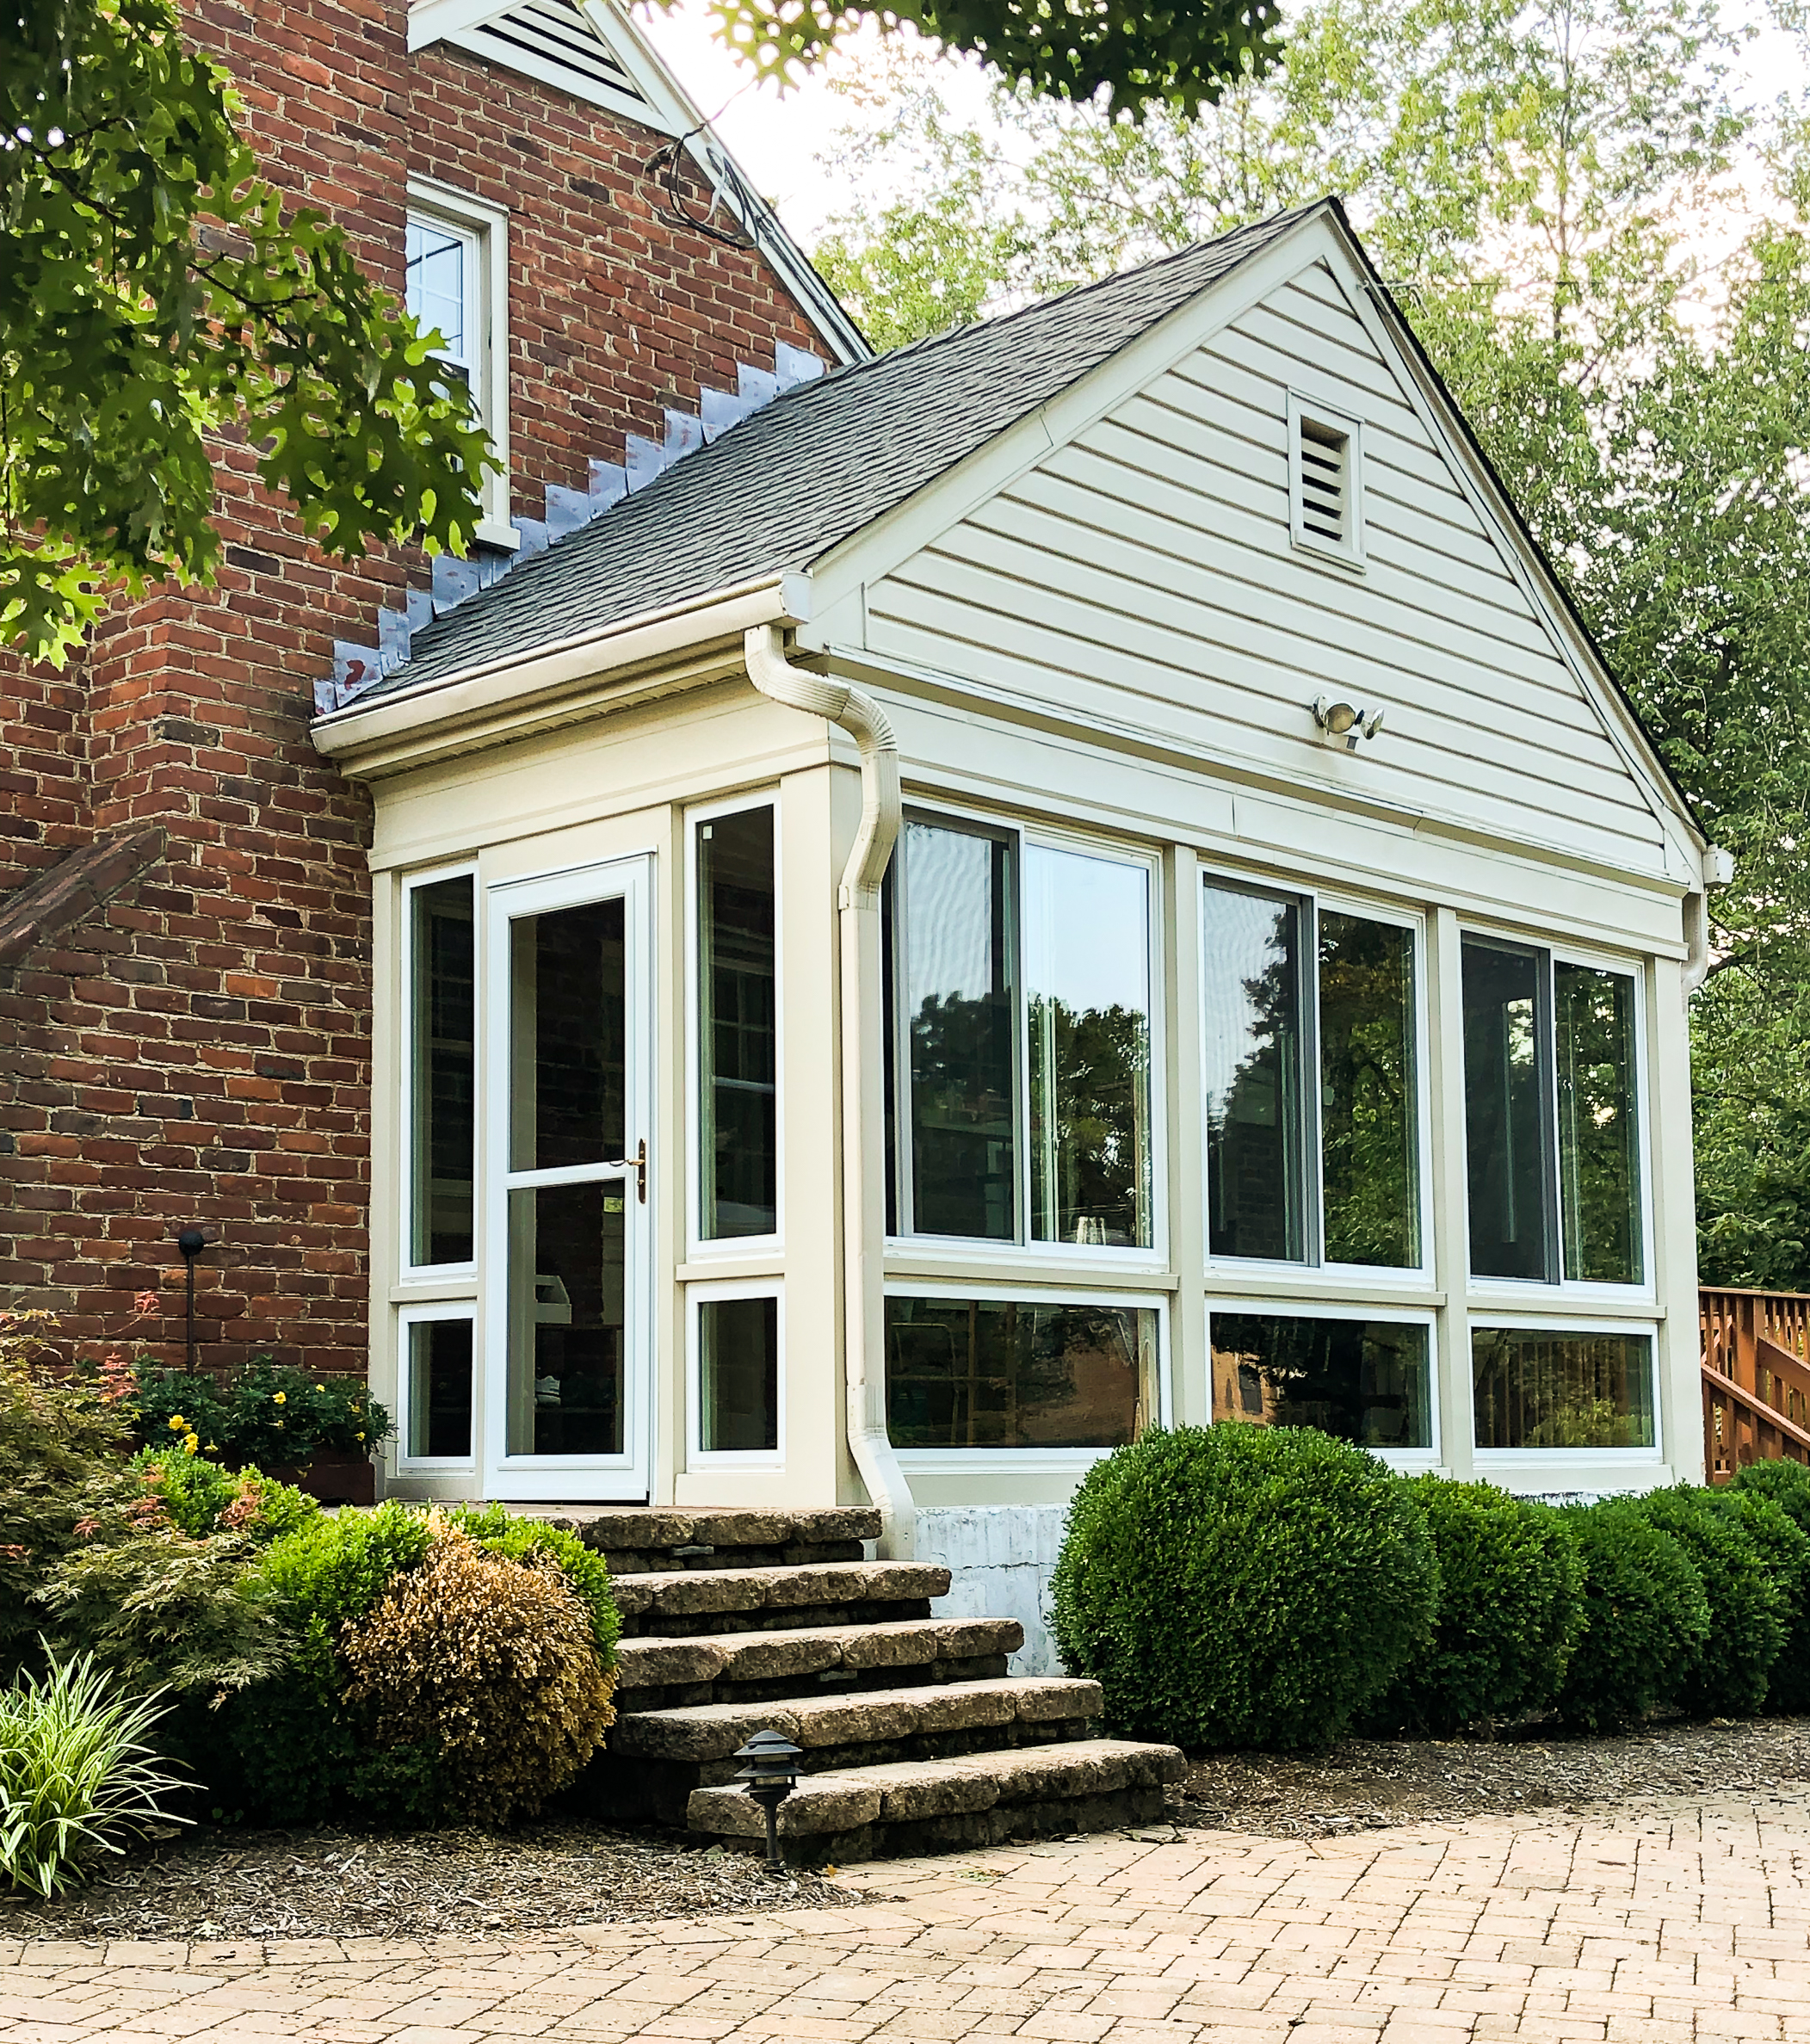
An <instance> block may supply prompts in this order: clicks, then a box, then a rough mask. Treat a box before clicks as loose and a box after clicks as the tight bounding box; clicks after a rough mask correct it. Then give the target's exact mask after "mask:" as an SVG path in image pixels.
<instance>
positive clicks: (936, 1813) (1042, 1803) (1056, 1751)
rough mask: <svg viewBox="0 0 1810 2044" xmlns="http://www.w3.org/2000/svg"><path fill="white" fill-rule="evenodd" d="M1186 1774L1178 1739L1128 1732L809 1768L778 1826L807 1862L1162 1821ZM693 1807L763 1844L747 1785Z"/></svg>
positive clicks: (702, 1793) (702, 1818)
mask: <svg viewBox="0 0 1810 2044" xmlns="http://www.w3.org/2000/svg"><path fill="white" fill-rule="evenodd" d="M1186 1771H1187V1763H1186V1762H1185V1761H1184V1760H1183V1757H1182V1755H1181V1753H1180V1751H1178V1749H1177V1748H1176V1747H1174V1746H1158V1745H1144V1744H1142V1743H1141V1742H1140V1741H1137V1740H1133V1739H1118V1738H1093V1739H1080V1740H1075V1741H1072V1742H1070V1743H1068V1744H1066V1745H1051V1746H1030V1747H1022V1748H1017V1749H1015V1750H1012V1751H989V1752H981V1753H970V1754H966V1755H963V1756H961V1757H958V1758H954V1759H948V1760H915V1761H896V1762H891V1763H881V1764H880V1765H877V1766H874V1767H862V1768H851V1769H847V1770H846V1771H844V1772H839V1773H830V1774H818V1775H808V1776H806V1778H805V1779H804V1780H802V1781H801V1782H800V1783H799V1785H798V1787H797V1788H794V1790H793V1792H792V1794H790V1795H789V1796H788V1797H787V1799H786V1800H785V1801H784V1802H783V1803H781V1805H780V1811H779V1835H780V1837H781V1841H782V1842H783V1843H785V1846H786V1849H787V1857H788V1859H789V1860H791V1861H792V1862H794V1864H796V1865H801V1866H802V1865H812V1864H815V1865H821V1864H823V1863H824V1862H826V1861H838V1862H839V1861H850V1862H853V1861H856V1860H863V1859H896V1858H899V1857H901V1856H910V1855H912V1854H916V1853H920V1852H939V1851H941V1852H948V1851H968V1850H973V1849H974V1848H976V1847H979V1846H983V1845H1003V1844H1004V1843H1007V1842H1008V1841H1009V1840H1010V1839H1013V1838H1032V1837H1052V1836H1056V1837H1060V1836H1064V1835H1066V1834H1067V1833H1070V1832H1073V1831H1116V1830H1119V1829H1121V1827H1124V1826H1127V1825H1140V1824H1151V1823H1154V1822H1155V1821H1156V1820H1157V1819H1159V1818H1160V1817H1161V1815H1162V1813H1163V1791H1164V1787H1165V1785H1166V1784H1168V1783H1170V1782H1179V1781H1180V1780H1181V1779H1182V1778H1183V1775H1184V1774H1185V1773H1186ZM685 1815H686V1822H687V1824H688V1825H689V1828H690V1829H691V1830H692V1831H695V1832H700V1833H702V1834H705V1835H707V1836H712V1837H720V1838H721V1839H722V1840H723V1841H724V1842H725V1843H732V1844H742V1845H745V1846H747V1847H749V1848H751V1849H760V1848H761V1847H763V1845H764V1842H765V1839H766V1816H765V1813H764V1812H763V1810H762V1809H761V1807H760V1806H759V1805H758V1804H757V1803H756V1802H754V1801H753V1800H751V1798H750V1797H749V1795H748V1794H747V1793H746V1792H745V1791H744V1789H742V1788H728V1787H722V1788H697V1789H694V1790H693V1791H692V1794H691V1795H690V1798H689V1800H688V1802H687V1805H686V1812H685Z"/></svg>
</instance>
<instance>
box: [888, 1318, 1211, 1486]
mask: <svg viewBox="0 0 1810 2044" xmlns="http://www.w3.org/2000/svg"><path fill="white" fill-rule="evenodd" d="M882 1289H883V1292H884V1294H885V1296H886V1298H888V1299H972V1300H977V1301H978V1302H979V1303H980V1304H981V1305H984V1306H1014V1305H1016V1306H1123V1307H1126V1308H1128V1309H1132V1310H1134V1311H1140V1312H1152V1313H1154V1314H1155V1315H1156V1317H1157V1336H1156V1338H1157V1358H1156V1394H1157V1400H1156V1402H1157V1410H1156V1413H1155V1415H1154V1416H1153V1418H1152V1421H1151V1422H1150V1423H1151V1424H1154V1425H1156V1426H1159V1427H1170V1426H1173V1425H1174V1424H1175V1417H1174V1411H1175V1399H1174V1391H1173V1386H1172V1383H1171V1376H1172V1361H1171V1349H1170V1341H1169V1300H1168V1299H1167V1298H1166V1297H1165V1296H1164V1294H1161V1293H1159V1292H1121V1291H1117V1290H1108V1289H1103V1288H1102V1289H1095V1288H1079V1287H1071V1286H1067V1285H1064V1286H1061V1287H1053V1286H1049V1285H1013V1284H961V1283H957V1282H955V1281H953V1280H948V1279H941V1278H896V1279H894V1278H889V1279H888V1280H887V1281H886V1284H885V1286H884V1287H883V1288H882ZM880 1367H881V1371H882V1385H881V1396H882V1398H883V1399H884V1398H885V1395H886V1387H885V1384H884V1371H885V1368H886V1362H885V1356H884V1354H882V1356H881V1364H880ZM1113 1452H1114V1451H1113V1450H1112V1449H1111V1448H894V1449H893V1454H895V1455H896V1456H897V1457H898V1459H899V1467H900V1468H901V1469H903V1470H904V1471H905V1473H906V1474H907V1476H910V1475H913V1474H917V1475H923V1476H977V1475H978V1476H1065V1475H1066V1476H1073V1477H1075V1478H1077V1479H1078V1478H1080V1477H1082V1476H1084V1475H1085V1474H1086V1473H1087V1472H1088V1471H1089V1470H1090V1469H1091V1468H1092V1467H1093V1466H1094V1464H1095V1463H1096V1462H1099V1461H1103V1460H1105V1458H1106V1457H1107V1456H1108V1455H1109V1454H1112V1453H1113Z"/></svg>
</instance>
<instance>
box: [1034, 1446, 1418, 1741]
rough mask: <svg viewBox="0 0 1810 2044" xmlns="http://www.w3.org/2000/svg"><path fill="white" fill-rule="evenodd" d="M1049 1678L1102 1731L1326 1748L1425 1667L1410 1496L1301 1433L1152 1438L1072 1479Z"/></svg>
mask: <svg viewBox="0 0 1810 2044" xmlns="http://www.w3.org/2000/svg"><path fill="white" fill-rule="evenodd" d="M1051 1590H1052V1597H1053V1619H1052V1630H1053V1633H1054V1635H1055V1639H1056V1642H1057V1646H1058V1647H1059V1650H1060V1652H1061V1655H1062V1659H1063V1663H1064V1665H1065V1666H1066V1667H1067V1668H1068V1669H1069V1670H1070V1671H1071V1672H1072V1673H1073V1674H1076V1675H1090V1676H1092V1677H1095V1678H1096V1679H1097V1680H1098V1681H1099V1683H1101V1685H1102V1687H1103V1689H1104V1691H1105V1697H1106V1714H1107V1717H1108V1720H1109V1721H1110V1722H1111V1723H1112V1724H1113V1725H1114V1726H1115V1727H1117V1728H1118V1729H1120V1730H1121V1731H1124V1732H1132V1733H1136V1734H1140V1735H1143V1736H1147V1737H1152V1738H1164V1739H1171V1740H1174V1741H1176V1742H1177V1743H1179V1744H1182V1745H1189V1746H1225V1745H1232V1746H1274V1747H1279V1748H1284V1749H1287V1748H1292V1747H1313V1746H1325V1745H1331V1743H1332V1742H1333V1741H1334V1740H1335V1739H1337V1738H1339V1737H1340V1736H1341V1734H1342V1733H1343V1732H1344V1731H1345V1730H1346V1729H1347V1727H1348V1726H1350V1723H1351V1721H1352V1720H1353V1719H1354V1718H1355V1717H1356V1715H1357V1714H1360V1713H1361V1712H1362V1711H1363V1710H1364V1709H1365V1708H1366V1707H1368V1705H1369V1704H1371V1703H1372V1702H1373V1701H1374V1700H1375V1699H1376V1698H1377V1697H1378V1696H1379V1695H1381V1693H1382V1692H1383V1690H1385V1689H1387V1687H1388V1685H1389V1683H1391V1682H1393V1680H1394V1678H1395V1677H1396V1676H1397V1675H1398V1674H1399V1672H1400V1670H1401V1669H1402V1668H1403V1666H1404V1665H1405V1663H1406V1662H1407V1660H1408V1658H1409V1657H1410V1656H1411V1655H1412V1654H1413V1653H1415V1652H1419V1651H1422V1650H1423V1649H1424V1648H1425V1646H1427V1644H1428V1641H1429V1640H1430V1635H1431V1633H1432V1628H1433V1622H1434V1618H1435V1615H1436V1609H1437V1597H1438V1569H1437V1565H1436V1562H1435V1559H1434V1555H1433V1547H1432V1542H1431V1541H1430V1537H1429V1535H1428V1533H1427V1528H1426V1522H1425V1519H1424V1516H1423V1514H1422V1513H1421V1511H1420V1510H1419V1508H1418V1505H1417V1504H1415V1502H1414V1499H1413V1497H1412V1495H1411V1493H1410V1492H1409V1491H1408V1490H1407V1489H1406V1488H1405V1485H1402V1484H1401V1483H1400V1482H1399V1480H1398V1479H1396V1478H1395V1477H1393V1476H1392V1475H1391V1474H1390V1473H1389V1472H1388V1471H1387V1469H1386V1468H1384V1467H1383V1466H1382V1465H1381V1463H1379V1462H1378V1461H1376V1460H1374V1459H1373V1458H1372V1457H1371V1456H1369V1455H1367V1454H1364V1453H1363V1452H1362V1450H1361V1449H1358V1448H1350V1447H1347V1446H1346V1445H1344V1443H1343V1442H1337V1441H1334V1440H1332V1439H1331V1437H1330V1436H1326V1435H1325V1434H1320V1433H1316V1432H1313V1430H1309V1429H1306V1428H1288V1427H1276V1428H1269V1427H1256V1426H1244V1425H1239V1424H1238V1423H1224V1424H1221V1425H1219V1426H1214V1427H1208V1428H1192V1427H1190V1428H1181V1429H1177V1430H1176V1431H1174V1432H1156V1433H1151V1434H1147V1435H1146V1436H1145V1437H1144V1438H1143V1439H1142V1440H1141V1441H1139V1442H1136V1443H1135V1444H1134V1445H1133V1446H1131V1447H1129V1448H1119V1449H1117V1450H1115V1452H1114V1453H1113V1454H1110V1455H1109V1456H1107V1457H1106V1458H1105V1459H1104V1460H1102V1461H1099V1462H1097V1463H1096V1464H1095V1465H1094V1467H1092V1468H1091V1469H1090V1471H1089V1472H1088V1473H1087V1476H1086V1477H1085V1479H1084V1480H1083V1482H1082V1484H1081V1486H1080V1488H1079V1490H1078V1491H1077V1492H1076V1493H1075V1497H1074V1501H1073V1503H1072V1505H1071V1506H1070V1509H1069V1515H1068V1524H1067V1530H1066V1535H1065V1537H1064V1540H1063V1545H1062V1553H1061V1555H1060V1558H1059V1560H1058V1562H1057V1565H1056V1570H1055V1574H1054V1578H1053V1582H1052V1585H1051Z"/></svg>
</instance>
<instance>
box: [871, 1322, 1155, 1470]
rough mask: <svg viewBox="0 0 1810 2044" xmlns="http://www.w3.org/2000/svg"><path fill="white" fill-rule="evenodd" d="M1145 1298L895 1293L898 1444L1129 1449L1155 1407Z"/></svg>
mask: <svg viewBox="0 0 1810 2044" xmlns="http://www.w3.org/2000/svg"><path fill="white" fill-rule="evenodd" d="M1156 1350H1157V1316H1156V1314H1155V1313H1154V1312H1151V1311H1150V1310H1149V1309H1148V1308H1146V1307H1142V1306H1084V1305H1067V1304H1062V1303H1055V1304H1052V1303H1047V1302H1042V1303H1031V1302H1029V1301H1025V1302H1020V1301H1016V1300H990V1299H987V1300H982V1299H888V1300H886V1423H887V1427H888V1430H889V1431H890V1433H891V1435H892V1439H893V1447H894V1448H1121V1447H1123V1446H1124V1444H1125V1443H1126V1442H1128V1441H1133V1440H1135V1439H1136V1438H1137V1436H1138V1434H1139V1432H1140V1430H1141V1429H1142V1428H1143V1427H1144V1425H1145V1424H1146V1423H1147V1421H1148V1420H1149V1419H1150V1417H1151V1416H1152V1387H1153V1386H1154V1384H1155V1381H1156Z"/></svg>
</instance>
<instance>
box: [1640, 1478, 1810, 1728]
mask: <svg viewBox="0 0 1810 2044" xmlns="http://www.w3.org/2000/svg"><path fill="white" fill-rule="evenodd" d="M1638 1509H1639V1510H1640V1512H1641V1513H1642V1514H1643V1515H1644V1516H1646V1519H1647V1520H1648V1521H1649V1522H1651V1523H1652V1524H1653V1525H1655V1526H1657V1527H1659V1529H1660V1530H1661V1531H1662V1532H1665V1533H1669V1534H1670V1535H1671V1537H1672V1538H1673V1539H1674V1540H1675V1541H1677V1543H1678V1545H1679V1546H1680V1547H1682V1548H1683V1550H1684V1552H1685V1553H1686V1554H1688V1555H1689V1556H1690V1559H1691V1562H1692V1564H1693V1565H1695V1567H1696V1571H1697V1572H1698V1574H1699V1575H1700V1576H1702V1578H1703V1594H1704V1595H1705V1596H1707V1597H1708V1600H1709V1621H1710V1630H1709V1635H1708V1639H1707V1640H1705V1641H1704V1642H1703V1644H1702V1646H1700V1647H1699V1649H1698V1651H1697V1652H1696V1653H1695V1654H1693V1655H1692V1656H1691V1657H1690V1658H1689V1660H1688V1661H1686V1662H1685V1663H1684V1664H1683V1666H1682V1668H1681V1669H1680V1670H1679V1673H1678V1679H1677V1682H1676V1683H1675V1684H1674V1686H1673V1689H1672V1690H1671V1696H1670V1699H1669V1701H1671V1702H1673V1703H1675V1704H1676V1705H1677V1707H1678V1708H1679V1709H1680V1710H1683V1711H1686V1712H1688V1713H1689V1714H1690V1715H1691V1716H1693V1717H1703V1718H1720V1717H1731V1718H1732V1717H1753V1716H1756V1715H1757V1714H1758V1713H1759V1712H1760V1711H1762V1710H1764V1708H1765V1707H1766V1689H1767V1686H1768V1683H1770V1679H1771V1675H1772V1665H1773V1663H1774V1662H1775V1661H1776V1660H1777V1659H1778V1658H1779V1655H1780V1653H1781V1652H1782V1650H1783V1647H1784V1644H1785V1628H1786V1619H1787V1616H1788V1608H1787V1604H1786V1600H1785V1598H1784V1597H1783V1596H1782V1595H1781V1593H1780V1591H1779V1589H1778V1586H1777V1584H1776V1583H1775V1582H1774V1580H1773V1578H1772V1572H1771V1570H1770V1568H1768V1566H1767V1565H1766V1561H1765V1559H1764V1556H1763V1555H1762V1554H1761V1553H1760V1550H1759V1547H1758V1546H1757V1544H1756V1542H1755V1541H1754V1540H1753V1538H1752V1536H1751V1535H1750V1534H1749V1533H1748V1531H1747V1530H1746V1528H1745V1527H1744V1526H1742V1525H1741V1524H1739V1522H1737V1521H1735V1520H1734V1519H1733V1518H1731V1517H1729V1516H1727V1515H1726V1514H1725V1513H1723V1512H1721V1511H1720V1510H1718V1509H1717V1505H1716V1500H1715V1498H1714V1494H1713V1493H1712V1492H1710V1491H1698V1490H1693V1489H1691V1488H1690V1486H1689V1485H1684V1484H1679V1485H1676V1486H1675V1487H1673V1488H1672V1489H1670V1490H1665V1491H1649V1492H1648V1494H1647V1495H1646V1497H1642V1498H1641V1499H1640V1501H1639V1506H1638Z"/></svg>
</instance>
